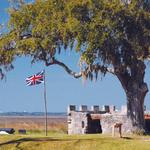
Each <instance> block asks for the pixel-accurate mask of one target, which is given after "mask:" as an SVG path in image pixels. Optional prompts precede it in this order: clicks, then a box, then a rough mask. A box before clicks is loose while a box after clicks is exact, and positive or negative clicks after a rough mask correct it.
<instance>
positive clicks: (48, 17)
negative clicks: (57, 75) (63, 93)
mask: <svg viewBox="0 0 150 150" xmlns="http://www.w3.org/2000/svg"><path fill="white" fill-rule="evenodd" d="M9 13H10V20H9V32H8V34H7V35H6V37H7V38H8V37H11V42H12V41H13V42H15V46H13V48H12V51H13V52H14V53H15V54H16V55H17V56H22V55H29V56H31V57H32V62H36V61H44V62H45V65H46V66H51V65H54V64H57V65H60V66H61V67H63V68H64V69H65V70H66V71H67V72H68V73H69V74H70V75H72V76H74V77H75V78H79V77H83V78H84V79H87V78H89V79H91V80H92V79H93V78H96V79H97V77H98V74H99V73H102V74H103V75H105V74H106V73H107V72H109V73H112V74H113V75H115V76H116V77H117V78H118V79H119V81H120V83H121V85H122V87H123V89H124V91H125V93H126V97H127V110H128V111H127V115H128V117H129V119H131V120H132V127H133V131H144V129H145V126H144V125H145V124H144V111H143V106H144V98H145V96H146V93H147V92H148V87H147V84H146V83H145V82H144V75H145V69H146V62H148V61H149V56H150V5H149V1H143V0H142V1H141V0H130V1H129V0H127V1H126V0H76V1H74V0H36V1H35V3H29V4H25V3H22V4H20V5H19V7H17V8H15V7H13V8H11V9H10V11H9ZM7 38H5V37H4V41H5V42H7V43H10V41H9V40H8V39H7ZM5 42H4V43H5ZM1 44H2V42H1ZM68 48H70V50H72V49H73V50H76V52H77V53H79V54H80V72H79V73H76V72H74V71H72V70H71V69H70V68H69V67H68V66H67V65H66V64H64V63H63V62H61V61H59V60H57V55H58V54H60V55H61V52H62V50H64V49H65V50H68Z"/></svg>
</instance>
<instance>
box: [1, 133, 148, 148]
mask: <svg viewBox="0 0 150 150" xmlns="http://www.w3.org/2000/svg"><path fill="white" fill-rule="evenodd" d="M0 150H150V136H133V137H124V138H118V137H115V138H112V137H111V136H104V135H98V134H97V135H71V136H70V135H67V134H63V133H62V134H59V133H49V135H48V136H47V137H45V136H44V135H42V134H27V135H17V134H15V135H0Z"/></svg>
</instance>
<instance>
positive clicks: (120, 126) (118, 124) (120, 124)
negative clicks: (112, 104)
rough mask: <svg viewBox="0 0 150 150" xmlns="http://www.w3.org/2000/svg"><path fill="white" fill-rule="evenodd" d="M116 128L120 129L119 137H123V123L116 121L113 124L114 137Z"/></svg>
mask: <svg viewBox="0 0 150 150" xmlns="http://www.w3.org/2000/svg"><path fill="white" fill-rule="evenodd" d="M115 128H118V129H119V137H120V138H121V137H122V129H121V128H122V123H115V124H113V126H112V137H114V136H115Z"/></svg>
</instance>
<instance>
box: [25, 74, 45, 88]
mask: <svg viewBox="0 0 150 150" xmlns="http://www.w3.org/2000/svg"><path fill="white" fill-rule="evenodd" d="M43 82H44V71H41V72H38V73H37V74H35V75H33V76H30V77H28V78H26V85H27V86H31V85H36V84H40V83H43Z"/></svg>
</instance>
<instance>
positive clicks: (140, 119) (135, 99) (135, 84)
mask: <svg viewBox="0 0 150 150" xmlns="http://www.w3.org/2000/svg"><path fill="white" fill-rule="evenodd" d="M145 68H146V66H145V64H144V63H143V62H141V61H138V63H136V64H135V65H134V66H133V67H132V68H130V71H129V70H125V72H121V73H116V75H117V77H118V79H119V80H120V82H121V84H122V86H123V89H124V91H125V93H126V97H127V116H128V118H129V119H130V120H131V123H132V132H133V133H137V134H140V133H144V132H145V131H146V130H145V121H144V98H145V96H146V93H147V92H148V87H147V84H146V83H145V82H144V75H145Z"/></svg>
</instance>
